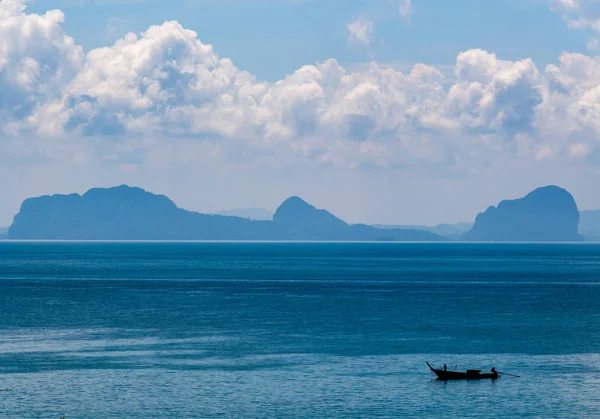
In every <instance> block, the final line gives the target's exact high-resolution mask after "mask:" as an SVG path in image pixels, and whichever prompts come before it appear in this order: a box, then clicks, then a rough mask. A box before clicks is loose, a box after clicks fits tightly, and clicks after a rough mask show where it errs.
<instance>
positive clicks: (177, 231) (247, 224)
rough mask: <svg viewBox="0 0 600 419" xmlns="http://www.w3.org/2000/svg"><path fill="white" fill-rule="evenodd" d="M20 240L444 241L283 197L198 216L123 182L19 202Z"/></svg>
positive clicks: (13, 229) (13, 230)
mask: <svg viewBox="0 0 600 419" xmlns="http://www.w3.org/2000/svg"><path fill="white" fill-rule="evenodd" d="M9 238H10V239H18V240H276V241H282V240H286V241H288V240H289V241H442V240H444V238H443V237H442V236H440V235H437V234H434V233H431V232H428V231H421V230H415V229H378V228H375V227H371V226H368V225H363V224H356V225H350V224H348V223H346V222H345V221H343V220H341V219H339V218H338V217H336V216H334V215H333V214H331V213H329V212H328V211H325V210H322V209H317V208H315V207H314V206H312V205H310V204H309V203H307V202H305V201H304V200H302V199H301V198H299V197H291V198H289V199H287V200H286V201H285V202H283V204H281V206H280V207H279V208H278V209H277V211H276V212H275V214H274V215H273V220H272V221H269V220H252V219H247V218H241V217H232V216H223V215H210V214H201V213H197V212H193V211H188V210H185V209H182V208H179V207H178V206H177V205H175V203H174V202H173V201H171V200H170V199H169V198H168V197H166V196H164V195H155V194H153V193H151V192H148V191H145V190H144V189H141V188H137V187H131V186H127V185H121V186H118V187H113V188H94V189H90V190H89V191H88V192H86V193H84V194H83V195H79V194H70V195H52V196H41V197H36V198H30V199H27V200H25V201H24V202H23V204H22V205H21V209H20V211H19V213H18V214H17V215H16V216H15V218H14V221H13V224H12V225H11V226H10V229H9Z"/></svg>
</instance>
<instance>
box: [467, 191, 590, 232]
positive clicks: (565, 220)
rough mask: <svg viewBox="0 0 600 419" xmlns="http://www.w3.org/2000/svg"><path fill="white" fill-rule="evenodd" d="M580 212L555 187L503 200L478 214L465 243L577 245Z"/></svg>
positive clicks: (567, 197)
mask: <svg viewBox="0 0 600 419" xmlns="http://www.w3.org/2000/svg"><path fill="white" fill-rule="evenodd" d="M578 225H579V210H578V209H577V204H576V203H575V199H573V196H572V195H571V194H570V193H569V192H567V191H566V190H565V189H562V188H559V187H558V186H546V187H543V188H538V189H536V190H534V191H533V192H531V193H529V194H528V195H527V196H525V197H523V198H520V199H514V200H507V201H502V202H500V204H498V206H497V207H494V206H492V207H489V208H488V209H487V210H486V211H485V212H483V213H481V214H479V215H478V216H477V218H476V220H475V224H474V225H473V228H472V229H471V230H470V231H469V232H467V233H466V234H464V235H463V237H462V239H463V240H466V241H506V242H579V241H583V237H582V236H580V235H579V234H578Z"/></svg>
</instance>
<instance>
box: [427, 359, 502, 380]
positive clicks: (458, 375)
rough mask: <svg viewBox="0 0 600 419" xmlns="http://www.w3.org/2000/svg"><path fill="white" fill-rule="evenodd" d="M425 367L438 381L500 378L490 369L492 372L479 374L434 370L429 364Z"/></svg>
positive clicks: (475, 372) (469, 371)
mask: <svg viewBox="0 0 600 419" xmlns="http://www.w3.org/2000/svg"><path fill="white" fill-rule="evenodd" d="M427 366H428V367H429V369H431V371H432V372H433V373H434V374H435V375H437V377H438V378H439V379H440V380H443V381H447V380H484V379H492V380H495V379H497V378H498V377H500V374H499V373H498V372H497V371H496V370H495V369H494V368H492V372H490V373H483V374H482V373H481V370H467V371H466V372H461V371H448V370H446V369H441V370H438V369H435V368H433V367H432V366H431V365H429V362H427Z"/></svg>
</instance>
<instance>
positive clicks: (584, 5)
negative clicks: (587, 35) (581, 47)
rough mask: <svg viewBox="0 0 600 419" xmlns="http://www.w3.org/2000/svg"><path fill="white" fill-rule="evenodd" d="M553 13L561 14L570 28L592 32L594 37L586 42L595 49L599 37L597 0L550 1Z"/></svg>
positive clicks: (599, 26)
mask: <svg viewBox="0 0 600 419" xmlns="http://www.w3.org/2000/svg"><path fill="white" fill-rule="evenodd" d="M550 7H551V9H552V10H553V11H555V12H558V13H561V15H562V16H563V18H564V19H565V21H566V22H567V23H568V24H569V26H570V27H571V28H574V29H585V30H590V31H592V32H593V33H594V34H595V35H594V37H593V38H592V39H590V40H589V42H588V47H589V48H590V49H596V48H597V47H598V43H599V39H600V38H599V37H600V2H599V1H598V0H550Z"/></svg>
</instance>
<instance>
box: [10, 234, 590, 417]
mask: <svg viewBox="0 0 600 419" xmlns="http://www.w3.org/2000/svg"><path fill="white" fill-rule="evenodd" d="M599 285H600V246H597V245H508V244H494V245H491V244H383V243H377V244H333V243H329V244H309V243H302V244H276V243H254V244H248V243H220V244H215V243H94V244H91V243H7V242H4V243H0V309H1V312H0V389H6V390H7V391H1V392H0V417H1V418H38V417H41V418H58V417H60V416H66V417H67V418H112V417H114V418H142V417H143V418H146V417H148V418H194V417H213V416H214V417H241V418H249V417H261V418H262V417H278V418H280V417H310V418H316V417H438V416H440V415H446V416H449V417H491V416H495V417H540V418H549V417H561V418H563V417H598V416H599V415H600V397H598V396H600V286H599ZM425 361H429V362H431V363H433V364H435V365H441V364H442V363H444V362H445V363H447V364H448V365H449V366H450V368H454V366H455V365H458V367H459V368H461V367H462V368H479V369H489V368H491V367H492V366H495V367H496V368H497V369H498V370H500V371H505V372H511V373H517V374H520V375H521V378H509V377H506V376H505V377H502V378H501V379H500V380H497V381H495V382H491V381H481V382H448V383H442V382H438V381H437V380H434V379H433V377H432V374H431V373H430V372H429V371H428V369H427V366H426V364H425Z"/></svg>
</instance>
